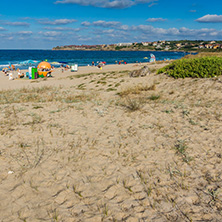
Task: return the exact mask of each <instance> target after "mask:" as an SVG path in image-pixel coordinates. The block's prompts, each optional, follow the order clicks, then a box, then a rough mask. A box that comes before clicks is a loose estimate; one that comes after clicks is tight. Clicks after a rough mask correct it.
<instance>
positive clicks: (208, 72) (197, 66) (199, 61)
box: [157, 57, 222, 79]
mask: <svg viewBox="0 0 222 222" xmlns="http://www.w3.org/2000/svg"><path fill="white" fill-rule="evenodd" d="M157 73H158V74H160V73H166V74H167V75H169V76H172V77H174V78H176V79H177V78H186V77H191V78H210V77H215V76H219V75H221V74H222V57H202V58H194V59H180V60H176V61H174V62H172V63H171V64H169V65H167V66H165V67H163V68H161V69H159V70H158V72H157Z"/></svg>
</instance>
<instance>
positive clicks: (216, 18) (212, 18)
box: [196, 14, 222, 23]
mask: <svg viewBox="0 0 222 222" xmlns="http://www.w3.org/2000/svg"><path fill="white" fill-rule="evenodd" d="M196 21H197V22H201V23H222V15H209V14H208V15H205V16H203V17H201V18H198V19H197V20H196Z"/></svg>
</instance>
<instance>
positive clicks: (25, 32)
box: [17, 31, 33, 35]
mask: <svg viewBox="0 0 222 222" xmlns="http://www.w3.org/2000/svg"><path fill="white" fill-rule="evenodd" d="M17 33H18V34H19V35H32V34H33V33H32V31H20V32H17Z"/></svg>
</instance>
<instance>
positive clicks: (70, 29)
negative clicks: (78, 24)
mask: <svg viewBox="0 0 222 222" xmlns="http://www.w3.org/2000/svg"><path fill="white" fill-rule="evenodd" d="M44 29H45V30H52V31H75V32H78V31H80V30H81V29H80V28H69V27H44Z"/></svg>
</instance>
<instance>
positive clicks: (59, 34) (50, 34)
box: [39, 31, 62, 37]
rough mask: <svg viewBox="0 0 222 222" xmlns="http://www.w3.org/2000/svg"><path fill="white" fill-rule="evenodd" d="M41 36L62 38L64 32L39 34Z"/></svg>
mask: <svg viewBox="0 0 222 222" xmlns="http://www.w3.org/2000/svg"><path fill="white" fill-rule="evenodd" d="M39 34H40V35H43V36H45V37H57V36H61V35H62V32H56V31H49V32H42V31H41V32H39Z"/></svg>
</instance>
